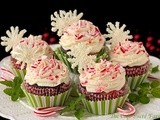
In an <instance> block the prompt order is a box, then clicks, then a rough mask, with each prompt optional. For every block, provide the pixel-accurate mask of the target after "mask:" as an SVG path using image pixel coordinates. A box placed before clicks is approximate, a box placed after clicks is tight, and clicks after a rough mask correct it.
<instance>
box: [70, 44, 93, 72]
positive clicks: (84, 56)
mask: <svg viewBox="0 0 160 120" xmlns="http://www.w3.org/2000/svg"><path fill="white" fill-rule="evenodd" d="M90 52H91V48H90V47H88V46H87V45H86V44H84V43H79V44H78V45H77V46H75V47H73V48H72V49H71V51H69V52H67V54H68V55H71V56H73V58H68V61H70V62H71V63H72V68H73V69H74V68H75V67H76V66H78V71H79V72H81V71H82V70H83V68H85V67H86V66H92V65H93V64H95V59H96V56H95V55H89V53H90Z"/></svg>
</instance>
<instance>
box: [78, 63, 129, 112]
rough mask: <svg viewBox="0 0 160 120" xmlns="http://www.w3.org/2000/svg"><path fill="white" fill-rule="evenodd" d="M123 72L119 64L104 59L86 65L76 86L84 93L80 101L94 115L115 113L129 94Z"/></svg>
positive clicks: (80, 92)
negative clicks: (88, 65)
mask: <svg viewBox="0 0 160 120" xmlns="http://www.w3.org/2000/svg"><path fill="white" fill-rule="evenodd" d="M125 74H126V72H125V70H124V68H123V67H122V66H120V64H115V63H112V62H110V61H106V60H101V62H99V63H95V65H94V66H92V67H86V68H85V69H84V71H82V72H81V73H80V77H79V79H80V83H79V86H78V89H79V94H85V98H84V99H83V100H82V102H83V104H84V106H85V107H86V109H87V110H88V111H89V112H90V113H93V114H96V115H106V114H112V113H116V112H117V108H118V107H122V106H123V105H124V103H125V101H126V99H127V97H128V94H129V87H128V84H127V82H126V79H125Z"/></svg>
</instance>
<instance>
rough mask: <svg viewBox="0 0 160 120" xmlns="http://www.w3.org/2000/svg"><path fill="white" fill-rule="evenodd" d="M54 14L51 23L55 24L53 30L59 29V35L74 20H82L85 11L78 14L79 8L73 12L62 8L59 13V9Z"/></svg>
mask: <svg viewBox="0 0 160 120" xmlns="http://www.w3.org/2000/svg"><path fill="white" fill-rule="evenodd" d="M54 16H55V17H54ZM54 16H53V15H51V21H52V22H51V25H52V26H53V27H52V31H53V32H56V31H58V32H57V35H58V36H61V35H62V34H63V31H64V29H65V28H66V27H68V26H69V25H70V24H72V23H73V22H76V21H78V20H80V18H81V17H82V16H83V13H80V14H78V15H77V10H74V11H73V12H72V11H71V10H70V11H69V12H65V11H64V10H60V11H59V14H58V13H57V11H56V12H54Z"/></svg>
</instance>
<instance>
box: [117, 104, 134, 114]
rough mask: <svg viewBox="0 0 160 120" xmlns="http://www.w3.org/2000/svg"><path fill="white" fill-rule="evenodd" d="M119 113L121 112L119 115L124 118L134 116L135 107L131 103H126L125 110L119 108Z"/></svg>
mask: <svg viewBox="0 0 160 120" xmlns="http://www.w3.org/2000/svg"><path fill="white" fill-rule="evenodd" d="M117 111H118V112H119V114H121V115H124V116H129V115H133V114H134V113H135V112H136V109H135V107H134V106H133V105H132V104H130V103H129V102H125V104H124V109H123V108H120V107H118V108H117Z"/></svg>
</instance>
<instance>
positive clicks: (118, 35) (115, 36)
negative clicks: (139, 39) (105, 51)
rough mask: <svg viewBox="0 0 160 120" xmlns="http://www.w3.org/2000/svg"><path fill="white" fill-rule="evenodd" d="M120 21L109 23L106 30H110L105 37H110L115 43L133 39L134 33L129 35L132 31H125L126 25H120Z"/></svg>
mask: <svg viewBox="0 0 160 120" xmlns="http://www.w3.org/2000/svg"><path fill="white" fill-rule="evenodd" d="M119 24H120V23H119V22H116V23H115V25H114V24H112V23H111V22H109V23H108V24H107V28H106V31H107V32H108V34H105V35H104V37H105V38H110V40H109V41H110V42H111V43H112V44H115V43H117V42H122V41H125V40H129V39H132V38H133V37H132V35H129V33H130V31H129V30H127V31H124V29H125V27H126V25H125V24H123V25H122V27H120V25H119Z"/></svg>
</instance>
